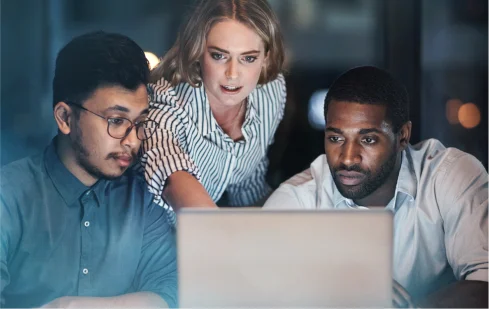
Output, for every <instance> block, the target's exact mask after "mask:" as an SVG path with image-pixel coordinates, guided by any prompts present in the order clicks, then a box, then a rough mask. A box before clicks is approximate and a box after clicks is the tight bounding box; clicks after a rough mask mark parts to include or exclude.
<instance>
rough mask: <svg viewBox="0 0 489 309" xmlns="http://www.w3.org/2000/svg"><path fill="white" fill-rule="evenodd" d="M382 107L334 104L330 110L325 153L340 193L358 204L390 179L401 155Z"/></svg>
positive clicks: (395, 137) (327, 120)
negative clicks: (357, 201)
mask: <svg viewBox="0 0 489 309" xmlns="http://www.w3.org/2000/svg"><path fill="white" fill-rule="evenodd" d="M386 112H387V108H386V107H385V106H382V105H370V104H358V103H353V102H342V101H332V102H331V103H330V105H329V107H328V113H327V118H326V132H325V142H324V144H325V146H324V147H325V152H326V157H327V161H328V164H329V167H330V170H331V175H332V176H333V180H334V182H335V184H336V187H337V188H338V190H339V191H340V193H341V194H342V195H343V196H344V197H346V198H349V199H352V200H358V199H363V198H365V197H368V196H370V195H371V194H372V193H374V192H375V191H376V190H377V189H379V188H380V187H381V186H382V185H383V184H384V183H385V182H386V181H387V179H388V178H389V176H390V175H391V173H392V171H393V170H394V166H395V163H396V159H397V157H398V154H399V152H400V147H399V146H398V142H397V136H396V134H394V132H393V130H392V126H391V124H390V123H389V122H387V121H386Z"/></svg>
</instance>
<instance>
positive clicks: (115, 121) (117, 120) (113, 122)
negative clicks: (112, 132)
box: [107, 118, 125, 126]
mask: <svg viewBox="0 0 489 309" xmlns="http://www.w3.org/2000/svg"><path fill="white" fill-rule="evenodd" d="M124 120H125V119H124V118H108V119H107V121H108V122H109V124H111V125H113V126H120V125H122V124H123V123H124Z"/></svg>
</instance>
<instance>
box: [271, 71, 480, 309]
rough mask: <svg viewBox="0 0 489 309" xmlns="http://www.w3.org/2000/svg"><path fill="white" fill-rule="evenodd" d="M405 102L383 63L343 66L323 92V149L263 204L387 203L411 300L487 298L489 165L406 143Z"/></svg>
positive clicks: (456, 302) (443, 302)
mask: <svg viewBox="0 0 489 309" xmlns="http://www.w3.org/2000/svg"><path fill="white" fill-rule="evenodd" d="M408 102H409V100H408V95H407V91H406V89H405V87H404V86H403V85H402V84H400V83H399V82H398V81H396V80H395V79H394V78H393V77H392V76H391V75H390V74H389V73H387V72H385V71H383V70H381V69H378V68H375V67H358V68H354V69H352V70H350V71H348V72H346V73H344V74H343V75H341V76H340V77H339V78H338V79H337V80H336V81H335V82H334V83H333V85H332V86H331V88H330V90H329V92H328V94H327V96H326V99H325V104H324V113H325V118H326V130H325V155H321V156H319V157H318V158H317V159H316V160H315V161H314V162H313V163H312V164H311V167H310V168H309V169H308V170H306V171H304V172H302V173H300V174H298V175H296V176H294V177H292V178H291V179H289V180H288V181H286V182H285V183H283V184H282V185H281V186H280V187H279V188H278V189H277V190H276V191H275V192H274V193H273V194H272V196H271V197H270V198H269V199H268V201H267V202H266V204H265V206H264V207H265V208H268V209H298V208H300V209H350V208H351V209H369V208H373V207H383V208H386V209H389V210H391V211H392V212H393V213H394V253H393V254H394V255H393V257H394V264H393V265H394V268H393V273H394V279H395V280H396V281H397V282H398V283H400V284H401V285H402V286H403V287H404V288H405V289H406V290H407V291H408V292H409V294H410V295H411V296H412V298H413V299H414V300H415V302H417V304H418V305H419V306H429V307H438V306H439V307H453V306H454V307H479V306H482V307H486V308H487V304H488V303H487V299H488V285H487V281H488V271H487V269H488V268H487V266H488V256H487V254H488V250H487V247H488V245H487V244H488V237H487V213H488V174H487V172H486V170H485V169H484V166H483V165H482V164H481V163H480V162H479V161H478V160H477V159H476V158H475V157H473V156H472V155H470V154H468V153H465V152H462V151H460V150H458V149H455V148H445V147H444V146H443V145H442V144H441V143H440V142H439V141H437V140H434V139H430V140H426V141H424V142H421V143H419V144H417V145H414V146H413V145H410V144H409V139H410V135H411V122H410V121H409V103H408Z"/></svg>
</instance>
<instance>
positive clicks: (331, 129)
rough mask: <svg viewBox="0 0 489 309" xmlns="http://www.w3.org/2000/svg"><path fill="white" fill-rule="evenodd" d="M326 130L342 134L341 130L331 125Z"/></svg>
mask: <svg viewBox="0 0 489 309" xmlns="http://www.w3.org/2000/svg"><path fill="white" fill-rule="evenodd" d="M326 131H330V132H334V133H338V134H343V131H341V130H340V129H338V128H333V127H327V128H326Z"/></svg>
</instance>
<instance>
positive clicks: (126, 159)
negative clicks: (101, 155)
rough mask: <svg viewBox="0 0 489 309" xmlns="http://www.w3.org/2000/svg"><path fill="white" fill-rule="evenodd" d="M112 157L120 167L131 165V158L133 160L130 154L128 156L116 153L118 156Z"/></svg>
mask: <svg viewBox="0 0 489 309" xmlns="http://www.w3.org/2000/svg"><path fill="white" fill-rule="evenodd" d="M114 159H115V160H116V161H117V163H119V165H120V166H122V167H127V166H129V165H131V163H132V160H133V159H132V156H130V155H118V156H115V157H114Z"/></svg>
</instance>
